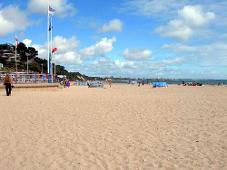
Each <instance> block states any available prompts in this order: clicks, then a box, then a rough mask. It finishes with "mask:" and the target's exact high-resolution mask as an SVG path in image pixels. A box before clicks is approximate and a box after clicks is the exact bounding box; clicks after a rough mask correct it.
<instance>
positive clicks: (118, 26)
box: [100, 19, 123, 32]
mask: <svg viewBox="0 0 227 170" xmlns="http://www.w3.org/2000/svg"><path fill="white" fill-rule="evenodd" d="M122 29H123V23H122V21H121V20H119V19H113V20H111V21H109V22H108V23H105V24H104V25H103V26H102V28H101V29H100V32H121V31H122Z"/></svg>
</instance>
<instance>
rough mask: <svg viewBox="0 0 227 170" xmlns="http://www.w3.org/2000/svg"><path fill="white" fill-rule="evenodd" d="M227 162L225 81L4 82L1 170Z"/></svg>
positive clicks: (146, 168) (216, 167) (207, 168)
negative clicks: (17, 85) (9, 87)
mask: <svg viewBox="0 0 227 170" xmlns="http://www.w3.org/2000/svg"><path fill="white" fill-rule="evenodd" d="M90 169H91V170H156V169H163V170H178V169H179V170H192V169H193V170H226V169H227V87H217V86H203V87H182V86H169V87H168V88H156V89H153V88H152V87H151V86H148V85H145V86H142V87H137V86H135V85H116V84H113V86H112V87H111V88H109V87H106V88H104V89H103V88H87V87H70V88H65V89H58V88H56V89H13V92H12V96H10V97H7V96H5V91H4V89H0V170H90Z"/></svg>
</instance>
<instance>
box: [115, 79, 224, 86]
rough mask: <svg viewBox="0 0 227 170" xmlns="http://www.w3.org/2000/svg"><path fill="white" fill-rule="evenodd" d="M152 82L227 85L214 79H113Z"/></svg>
mask: <svg viewBox="0 0 227 170" xmlns="http://www.w3.org/2000/svg"><path fill="white" fill-rule="evenodd" d="M142 81H144V83H146V84H150V83H152V82H167V83H168V84H182V82H184V83H191V82H197V83H201V84H203V85H227V80H222V79H220V80H213V79H135V80H133V79H123V80H122V79H113V83H124V84H129V82H130V83H131V84H135V83H137V82H142Z"/></svg>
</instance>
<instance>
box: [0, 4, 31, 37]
mask: <svg viewBox="0 0 227 170" xmlns="http://www.w3.org/2000/svg"><path fill="white" fill-rule="evenodd" d="M15 14H16V15H15ZM0 25H1V29H0V36H6V35H7V34H9V33H12V32H16V31H22V30H25V29H26V28H27V27H28V26H29V21H28V18H27V15H26V13H25V12H24V11H21V10H20V9H19V8H18V7H17V6H12V5H9V6H6V7H4V8H0Z"/></svg>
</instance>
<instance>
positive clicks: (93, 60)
mask: <svg viewBox="0 0 227 170" xmlns="http://www.w3.org/2000/svg"><path fill="white" fill-rule="evenodd" d="M50 5H51V6H52V7H53V8H54V9H56V12H55V14H54V16H53V27H54V28H53V46H54V47H56V48H58V51H57V53H56V54H55V55H54V57H53V61H54V62H55V63H57V64H60V65H63V66H65V67H66V69H67V70H69V71H79V72H81V73H82V74H86V75H89V76H121V77H134V78H137V77H144V78H156V77H163V78H196V79H198V78H201V79H202V78H205V79H227V1H226V0H219V1H215V0H108V1H106V0H95V1H90V0H83V1H80V0H50ZM47 6H48V1H47V0H24V1H20V0H1V2H0V25H1V29H0V43H14V35H15V34H16V35H17V36H18V37H19V39H20V41H22V42H24V43H25V44H26V45H27V46H33V47H35V48H36V49H37V50H38V51H39V57H40V58H46V59H47Z"/></svg>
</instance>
